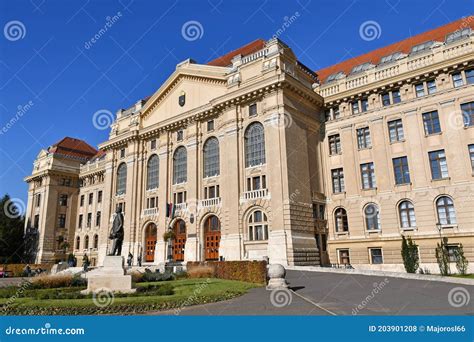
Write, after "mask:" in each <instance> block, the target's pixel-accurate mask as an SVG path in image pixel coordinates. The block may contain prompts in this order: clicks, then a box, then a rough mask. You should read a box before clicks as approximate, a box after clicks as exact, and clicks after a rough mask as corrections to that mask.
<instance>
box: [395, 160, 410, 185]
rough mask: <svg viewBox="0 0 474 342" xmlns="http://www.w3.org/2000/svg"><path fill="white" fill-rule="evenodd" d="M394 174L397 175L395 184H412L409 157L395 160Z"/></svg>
mask: <svg viewBox="0 0 474 342" xmlns="http://www.w3.org/2000/svg"><path fill="white" fill-rule="evenodd" d="M393 173H394V174H395V184H408V183H410V170H409V168H408V158H407V157H400V158H394V159H393Z"/></svg>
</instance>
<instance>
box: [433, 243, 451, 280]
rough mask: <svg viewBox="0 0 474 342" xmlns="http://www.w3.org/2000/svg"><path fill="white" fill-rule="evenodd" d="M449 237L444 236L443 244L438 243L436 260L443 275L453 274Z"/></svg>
mask: <svg viewBox="0 0 474 342" xmlns="http://www.w3.org/2000/svg"><path fill="white" fill-rule="evenodd" d="M447 244H448V238H446V237H445V238H443V239H442V241H441V244H439V243H438V246H437V248H436V261H437V262H438V267H439V271H440V273H441V275H442V276H447V275H450V274H451V269H450V267H449V253H448V248H447Z"/></svg>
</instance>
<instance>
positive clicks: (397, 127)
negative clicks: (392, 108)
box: [388, 119, 405, 142]
mask: <svg viewBox="0 0 474 342" xmlns="http://www.w3.org/2000/svg"><path fill="white" fill-rule="evenodd" d="M388 133H389V136H390V142H397V141H403V140H404V139H405V135H404V133H403V123H402V119H397V120H393V121H389V122H388Z"/></svg>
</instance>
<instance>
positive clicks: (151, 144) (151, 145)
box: [150, 139, 156, 150]
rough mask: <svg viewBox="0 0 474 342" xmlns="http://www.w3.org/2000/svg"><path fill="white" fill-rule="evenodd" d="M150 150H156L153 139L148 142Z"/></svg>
mask: <svg viewBox="0 0 474 342" xmlns="http://www.w3.org/2000/svg"><path fill="white" fill-rule="evenodd" d="M150 149H151V150H154V149H156V139H153V140H152V141H150Z"/></svg>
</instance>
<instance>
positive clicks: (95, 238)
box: [94, 234, 99, 249]
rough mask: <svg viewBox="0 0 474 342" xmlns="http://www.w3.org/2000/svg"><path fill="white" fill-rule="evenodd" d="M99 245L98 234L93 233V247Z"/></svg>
mask: <svg viewBox="0 0 474 342" xmlns="http://www.w3.org/2000/svg"><path fill="white" fill-rule="evenodd" d="M98 247H99V235H97V234H95V235H94V248H95V249H97V248H98Z"/></svg>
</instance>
